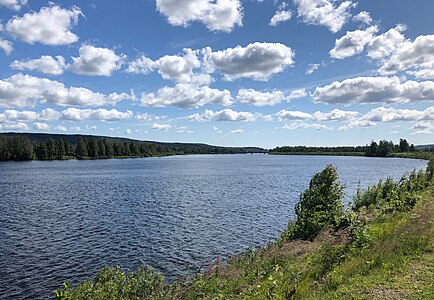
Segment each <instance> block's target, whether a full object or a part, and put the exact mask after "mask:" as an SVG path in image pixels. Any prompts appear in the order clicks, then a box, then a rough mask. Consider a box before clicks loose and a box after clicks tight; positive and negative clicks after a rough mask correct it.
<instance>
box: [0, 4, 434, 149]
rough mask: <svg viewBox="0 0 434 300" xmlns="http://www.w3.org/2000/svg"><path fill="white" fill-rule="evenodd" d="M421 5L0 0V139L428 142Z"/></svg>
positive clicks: (431, 62)
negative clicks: (34, 135) (5, 135)
mask: <svg viewBox="0 0 434 300" xmlns="http://www.w3.org/2000/svg"><path fill="white" fill-rule="evenodd" d="M433 12H434V1H432V0H418V1H414V0H413V1H410V0H382V1H374V0H370V1H358V2H357V1H355V0H345V1H339V0H287V1H277V0H276V1H273V0H262V1H260V0H244V1H241V0H155V1H154V0H129V1H107V0H94V1H89V0H73V1H55V2H52V1H36V0H0V134H1V132H11V131H13V132H46V133H65V134H77V133H80V134H92V135H104V136H119V137H128V138H133V139H139V140H156V141H172V142H174V141H177V142H198V143H208V144H212V145H222V146H260V147H265V148H273V147H275V146H283V145H309V146H336V145H364V144H367V143H369V142H370V141H371V140H379V139H387V140H393V141H394V142H395V143H397V142H398V141H399V139H400V138H406V139H407V140H408V141H409V142H410V143H414V144H428V143H434V106H433V102H434V81H433V80H434V18H433V17H432V14H433Z"/></svg>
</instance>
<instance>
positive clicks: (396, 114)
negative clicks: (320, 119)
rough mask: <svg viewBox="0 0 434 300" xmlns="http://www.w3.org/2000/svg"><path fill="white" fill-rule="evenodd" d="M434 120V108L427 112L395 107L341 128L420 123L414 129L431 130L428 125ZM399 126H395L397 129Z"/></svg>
mask: <svg viewBox="0 0 434 300" xmlns="http://www.w3.org/2000/svg"><path fill="white" fill-rule="evenodd" d="M432 120H434V106H431V107H428V108H426V109H425V110H410V109H396V108H393V107H388V108H387V107H378V108H374V109H372V110H370V111H369V112H367V113H366V114H364V115H363V116H361V117H360V118H359V119H353V120H351V121H350V122H349V123H348V124H347V125H346V126H342V127H341V128H339V129H340V130H347V129H349V128H353V127H359V128H362V129H364V128H367V127H372V126H375V125H376V124H377V123H380V122H381V123H384V122H418V123H417V124H416V125H414V126H413V127H412V129H429V128H428V127H427V124H428V123H429V122H427V121H432ZM397 127H398V126H394V128H397Z"/></svg>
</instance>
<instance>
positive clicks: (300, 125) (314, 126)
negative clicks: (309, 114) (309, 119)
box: [282, 122, 333, 130]
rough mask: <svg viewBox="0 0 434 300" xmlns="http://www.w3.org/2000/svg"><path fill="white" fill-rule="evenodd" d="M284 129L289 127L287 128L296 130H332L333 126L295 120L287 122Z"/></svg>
mask: <svg viewBox="0 0 434 300" xmlns="http://www.w3.org/2000/svg"><path fill="white" fill-rule="evenodd" d="M282 128H283V129H287V130H296V129H300V128H303V129H316V130H321V129H326V130H332V129H333V128H331V127H328V126H326V125H323V124H317V123H304V122H293V123H290V124H285V125H284V126H283V127H282Z"/></svg>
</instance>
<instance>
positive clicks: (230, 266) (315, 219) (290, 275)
mask: <svg viewBox="0 0 434 300" xmlns="http://www.w3.org/2000/svg"><path fill="white" fill-rule="evenodd" d="M427 155H428V154H427ZM429 159H430V160H429V162H428V166H427V169H426V171H420V172H415V171H413V172H411V173H409V174H406V175H404V176H403V177H402V179H401V180H399V181H394V180H393V179H391V178H388V179H387V180H386V181H384V182H383V181H380V182H379V183H378V184H376V185H374V186H371V187H369V188H367V189H366V190H359V191H358V192H357V195H356V196H355V198H354V201H353V203H352V207H351V209H349V210H344V206H343V204H342V197H343V186H342V185H341V184H340V182H339V179H338V174H337V172H336V170H335V169H334V167H333V166H331V165H329V166H327V167H326V168H325V169H324V170H323V171H322V172H320V173H318V174H316V175H315V176H314V177H313V178H312V180H311V181H310V184H309V188H308V189H306V190H305V191H304V192H303V193H301V195H300V200H299V202H298V203H297V205H296V207H295V214H296V217H295V219H294V220H291V221H289V223H288V228H287V229H286V230H285V231H284V232H283V233H282V234H281V236H280V237H279V238H278V239H277V240H276V241H274V242H271V243H269V244H268V245H266V246H264V247H263V248H261V249H259V250H256V251H253V250H248V251H245V252H244V253H242V254H240V255H238V256H235V257H233V258H231V259H229V260H228V261H227V262H225V263H221V262H220V261H219V258H218V257H217V258H216V260H215V261H214V263H213V264H212V265H211V266H209V267H208V269H207V270H206V272H203V273H199V274H196V275H195V276H193V277H191V278H188V279H179V280H178V281H175V282H173V283H166V282H165V279H164V277H163V276H162V275H161V274H159V273H158V272H156V271H154V270H153V269H152V268H150V267H149V266H141V267H139V268H138V269H137V271H135V272H131V271H125V270H123V269H121V268H120V267H108V268H104V269H102V270H101V271H100V272H99V273H98V274H97V275H96V277H95V278H94V279H88V280H86V281H84V282H82V283H80V284H79V285H75V286H72V285H71V284H69V283H64V285H63V288H62V289H59V290H57V291H55V292H54V294H55V298H56V299H71V300H75V299H95V300H99V299H101V300H102V299H105V300H110V299H434V286H433V284H432V278H434V222H433V220H434V155H433V154H430V157H429ZM367 175H368V174H367Z"/></svg>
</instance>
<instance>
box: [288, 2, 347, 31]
mask: <svg viewBox="0 0 434 300" xmlns="http://www.w3.org/2000/svg"><path fill="white" fill-rule="evenodd" d="M294 4H295V5H296V6H297V12H298V16H299V17H301V18H303V22H305V23H306V24H311V25H323V26H326V27H327V28H328V29H329V30H330V31H331V32H333V33H336V32H338V31H339V30H341V28H342V26H343V25H344V24H345V23H346V22H347V21H348V19H349V18H350V17H351V14H350V12H349V10H350V9H351V8H352V7H354V6H355V4H353V2H351V1H344V2H342V3H340V4H339V5H338V6H336V5H335V4H336V1H333V0H294Z"/></svg>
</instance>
